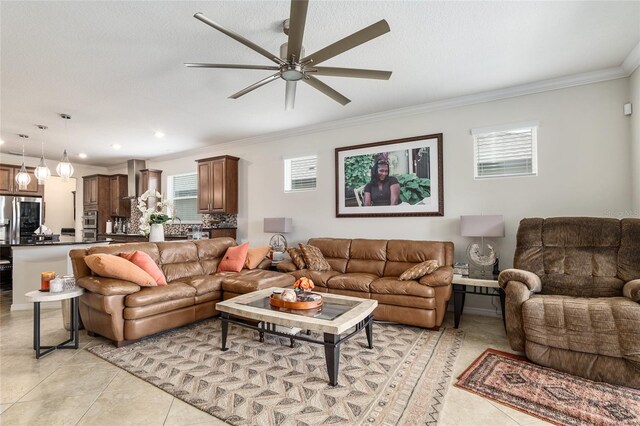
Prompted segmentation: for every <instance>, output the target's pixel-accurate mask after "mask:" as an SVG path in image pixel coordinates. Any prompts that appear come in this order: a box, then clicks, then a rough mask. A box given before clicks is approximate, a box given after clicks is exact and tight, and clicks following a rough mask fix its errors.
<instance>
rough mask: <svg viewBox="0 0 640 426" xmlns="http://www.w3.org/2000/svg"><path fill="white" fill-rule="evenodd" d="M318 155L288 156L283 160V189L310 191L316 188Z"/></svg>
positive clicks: (288, 190) (286, 190)
mask: <svg viewBox="0 0 640 426" xmlns="http://www.w3.org/2000/svg"><path fill="white" fill-rule="evenodd" d="M317 165H318V157H317V156H316V155H312V156H309V157H299V158H289V159H286V160H284V191H285V192H294V191H311V190H314V189H316V179H317Z"/></svg>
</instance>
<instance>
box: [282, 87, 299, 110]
mask: <svg viewBox="0 0 640 426" xmlns="http://www.w3.org/2000/svg"><path fill="white" fill-rule="evenodd" d="M296 83H297V82H296V81H287V88H286V90H285V92H284V109H285V110H286V111H290V110H292V109H293V107H294V106H295V103H296Z"/></svg>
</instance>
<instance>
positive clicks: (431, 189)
mask: <svg viewBox="0 0 640 426" xmlns="http://www.w3.org/2000/svg"><path fill="white" fill-rule="evenodd" d="M442 139H443V138H442V133H436V134H432V135H422V136H414V137H409V138H403V139H394V140H388V141H382V142H373V143H367V144H362V145H353V146H346V147H341V148H336V150H335V157H336V158H335V161H336V164H335V170H336V217H389V216H444V182H443V169H442Z"/></svg>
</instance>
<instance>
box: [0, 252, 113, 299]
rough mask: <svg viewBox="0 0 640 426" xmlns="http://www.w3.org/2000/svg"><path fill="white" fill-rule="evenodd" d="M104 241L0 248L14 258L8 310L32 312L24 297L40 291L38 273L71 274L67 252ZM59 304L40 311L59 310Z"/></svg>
mask: <svg viewBox="0 0 640 426" xmlns="http://www.w3.org/2000/svg"><path fill="white" fill-rule="evenodd" d="M105 244H108V243H107V242H100V241H98V242H93V243H86V242H62V241H56V242H37V243H19V242H17V243H10V242H5V243H4V244H2V245H3V246H7V245H9V246H11V252H12V255H13V300H12V304H11V310H12V311H16V310H25V309H33V303H31V302H29V301H28V299H27V298H26V297H25V296H24V295H25V293H28V292H30V291H33V290H38V289H40V273H41V272H45V271H55V272H56V274H58V275H60V276H62V275H72V274H73V270H72V268H71V262H70V260H69V251H70V250H72V249H77V248H88V247H93V246H96V245H105ZM59 306H60V304H59V303H55V302H54V303H52V304H51V305H50V306H46V305H45V304H43V305H42V307H43V308H47V307H56V308H57V307H59Z"/></svg>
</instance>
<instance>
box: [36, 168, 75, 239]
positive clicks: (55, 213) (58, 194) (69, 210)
mask: <svg viewBox="0 0 640 426" xmlns="http://www.w3.org/2000/svg"><path fill="white" fill-rule="evenodd" d="M76 180H77V179H76V178H73V177H72V178H70V179H69V180H68V181H67V182H63V181H62V178H60V177H58V176H51V177H50V178H49V179H47V182H46V184H45V191H44V202H45V209H46V212H45V223H44V224H45V225H46V226H47V227H48V228H49V229H51V230H52V231H53V233H54V234H59V233H60V229H61V228H75V221H74V218H73V193H72V191H75V190H76ZM80 214H82V213H80Z"/></svg>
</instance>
